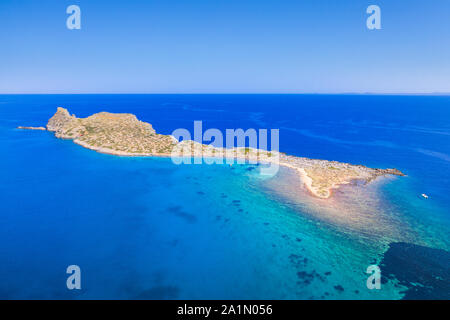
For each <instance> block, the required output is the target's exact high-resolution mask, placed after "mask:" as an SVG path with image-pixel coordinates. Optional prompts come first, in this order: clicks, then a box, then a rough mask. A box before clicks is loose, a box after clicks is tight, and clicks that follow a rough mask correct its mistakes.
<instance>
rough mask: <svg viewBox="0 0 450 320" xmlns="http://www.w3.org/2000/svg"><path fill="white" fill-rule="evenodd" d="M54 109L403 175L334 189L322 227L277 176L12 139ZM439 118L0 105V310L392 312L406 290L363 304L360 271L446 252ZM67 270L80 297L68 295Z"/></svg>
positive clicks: (339, 108)
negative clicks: (299, 305) (273, 143)
mask: <svg viewBox="0 0 450 320" xmlns="http://www.w3.org/2000/svg"><path fill="white" fill-rule="evenodd" d="M57 106H63V107H65V108H67V109H68V110H69V111H70V112H71V113H74V114H76V115H77V116H78V117H85V116H88V115H90V114H92V113H96V112H100V111H109V112H127V113H134V114H136V116H137V117H138V118H139V119H141V120H143V121H146V122H150V123H151V124H152V125H153V127H154V128H155V129H156V130H157V131H158V132H160V133H164V134H170V133H172V131H173V130H174V129H177V128H187V129H189V130H192V129H193V121H194V120H203V127H204V130H206V129H208V128H218V129H221V130H225V129H226V128H243V129H248V128H279V129H280V151H282V152H286V153H288V154H293V155H298V156H306V157H310V158H320V159H327V160H338V161H345V162H350V163H354V164H364V165H367V166H373V167H395V168H398V169H400V170H402V171H403V172H405V173H406V174H407V176H406V177H401V178H389V179H384V180H383V179H381V182H375V183H373V184H371V185H368V186H355V187H344V188H342V189H341V190H340V191H338V192H337V193H336V198H337V199H338V200H339V199H341V201H342V202H344V203H345V204H346V205H345V206H343V207H338V209H335V210H337V211H335V213H336V214H337V215H338V216H339V215H342V216H343V217H344V218H342V219H335V215H333V214H331V213H330V212H332V211H329V210H328V209H326V206H327V205H326V204H323V205H322V204H321V203H314V201H312V200H311V199H309V198H308V197H309V196H308V195H305V194H300V195H298V196H299V198H298V199H294V198H295V197H296V192H298V189H300V187H301V186H296V185H295V182H292V181H293V180H292V179H293V177H292V175H291V174H290V173H289V172H286V170H281V171H280V172H279V174H278V175H277V176H276V177H274V178H264V177H261V176H260V175H259V174H258V170H253V169H252V167H254V166H251V165H234V166H227V165H206V164H204V165H181V166H176V165H174V164H173V163H172V162H171V160H170V159H163V158H140V157H138V158H130V157H115V156H111V155H104V154H99V153H96V152H93V151H91V150H87V149H84V148H82V147H80V146H78V145H76V144H74V143H72V142H71V141H67V140H60V139H56V138H55V137H54V136H53V134H51V133H49V132H41V131H25V130H18V129H15V128H16V127H17V126H19V125H29V126H40V125H45V124H46V122H47V120H48V118H49V117H51V115H52V114H53V113H54V112H55V111H56V107H57ZM449 119H450V97H449V96H447V97H439V96H371V95H0V142H1V146H2V147H1V150H2V156H1V157H0V168H1V169H0V170H1V171H0V172H1V174H0V188H1V189H0V240H1V241H0V298H2V299H36V298H38V299H39V298H40V299H79V298H86V299H92V298H112V299H114V298H120V299H122V298H124V299H128V298H150V299H164V298H181V299H183V298H187V299H191V298H192V299H195V298H199V299H203V298H208V299H219V298H230V299H244V298H250V299H252V298H254V299H258V298H272V299H309V298H313V299H364V298H370V299H386V298H387V299H399V298H402V297H403V296H404V295H405V290H407V289H408V288H407V284H408V281H407V280H405V279H404V277H403V278H402V283H401V285H399V284H398V281H396V279H395V277H392V276H391V277H389V279H387V278H386V280H385V281H384V282H383V285H382V289H381V290H369V289H367V287H366V279H367V277H368V275H367V274H366V273H365V271H366V268H367V266H368V265H370V264H374V263H375V264H376V263H379V262H380V261H381V260H382V259H383V254H384V253H385V252H386V251H387V250H388V248H389V245H390V243H394V242H402V243H408V244H414V245H420V246H421V247H420V248H422V247H425V248H432V249H440V250H441V251H439V250H436V251H432V252H446V251H447V252H448V251H450V237H449V226H450V197H449V196H448V194H449V191H450V121H449ZM352 188H353V189H355V190H357V191H352V190H353V189H352ZM279 190H282V192H278V191H279ZM352 192H356V193H355V194H354V196H353V193H352ZM421 193H426V194H428V195H429V196H430V198H429V199H428V200H425V199H423V198H421V197H420V196H419V195H420V194H421ZM346 194H347V198H346ZM348 194H351V195H352V196H348ZM369 198H370V200H367V199H369ZM327 210H328V211H327ZM330 210H331V209H330ZM347 210H348V212H347ZM349 217H350V218H349ZM394 247H395V248H396V251H394V253H391V252H392V251H391V252H390V254H389V258H392V256H395V254H396V252H399V251H400V250H399V249H397V247H396V246H394ZM408 248H410V247H408ZM408 250H410V249H408ZM411 250H412V249H411ZM420 250H423V249H420ZM442 250H443V251H442ZM408 252H410V251H408ZM420 252H422V251H420ZM422 256H426V254H425V255H423V254H421V257H422ZM443 256H446V257H448V255H446V254H444V255H443ZM407 257H408V256H407ZM411 259H414V257H413V256H411ZM386 260H387V258H386V257H385V259H384V260H383V261H386ZM402 261H403V260H402ZM406 261H407V259H406ZM441 261H442V259H441ZM71 264H76V265H79V266H80V268H81V270H82V290H80V291H77V290H74V291H70V290H68V289H67V288H66V278H67V276H68V275H67V274H66V272H65V271H66V267H67V266H68V265H71ZM424 266H426V264H424ZM443 266H444V270H445V272H447V274H448V268H450V261H449V262H448V263H447V261H446V260H444V261H443ZM404 268H408V263H406V264H405V266H404ZM423 268H424V270H421V271H422V272H423V274H426V273H427V272H428V271H427V269H426V267H423ZM415 281H416V280H415ZM443 281H444V282H445V283H446V285H448V281H449V279H448V278H444V279H443ZM411 282H412V280H411ZM405 286H406V287H405ZM439 294H440V297H442V296H444V297H446V298H449V293H448V292H446V293H444V294H443V293H442V292H440V293H439ZM438 296H439V295H438Z"/></svg>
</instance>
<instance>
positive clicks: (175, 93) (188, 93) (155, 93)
mask: <svg viewBox="0 0 450 320" xmlns="http://www.w3.org/2000/svg"><path fill="white" fill-rule="evenodd" d="M0 95H377V96H378V95H380V96H381V95H386V96H389V95H390V96H392V95H394V96H447V95H450V92H114V93H111V92H79V93H71V92H53V93H52V92H46V93H42V92H23V93H22V92H21V93H17V92H13V93H8V92H5V93H2V92H0Z"/></svg>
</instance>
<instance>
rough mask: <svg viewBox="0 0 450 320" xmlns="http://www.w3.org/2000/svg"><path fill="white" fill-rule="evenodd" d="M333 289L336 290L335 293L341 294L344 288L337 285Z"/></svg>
mask: <svg viewBox="0 0 450 320" xmlns="http://www.w3.org/2000/svg"><path fill="white" fill-rule="evenodd" d="M334 289H336V291H339V292H343V291H344V287H343V286H341V285H340V284H338V285H337V286H334Z"/></svg>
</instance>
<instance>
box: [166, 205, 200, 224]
mask: <svg viewBox="0 0 450 320" xmlns="http://www.w3.org/2000/svg"><path fill="white" fill-rule="evenodd" d="M167 212H169V213H171V214H173V215H175V216H177V217H180V218H182V219H184V220H186V222H189V223H194V222H197V217H196V216H194V215H193V214H190V213H187V212H185V211H183V210H182V208H181V207H180V206H174V207H169V208H167Z"/></svg>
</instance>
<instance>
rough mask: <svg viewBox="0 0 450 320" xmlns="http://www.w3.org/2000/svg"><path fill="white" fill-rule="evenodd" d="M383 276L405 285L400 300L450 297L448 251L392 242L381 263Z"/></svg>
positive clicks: (449, 253) (449, 258) (449, 256)
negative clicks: (403, 294)
mask: <svg viewBox="0 0 450 320" xmlns="http://www.w3.org/2000/svg"><path fill="white" fill-rule="evenodd" d="M380 268H381V275H382V278H383V277H386V278H387V279H390V280H394V279H397V280H398V281H399V283H400V284H401V285H403V286H405V287H407V290H405V291H404V292H402V293H405V296H404V297H403V299H413V300H415V299H439V300H442V299H445V300H447V299H449V298H450V252H447V251H445V250H442V249H433V248H428V247H424V246H419V245H415V244H410V243H404V242H393V243H390V244H389V249H388V250H387V251H386V252H385V253H384V256H383V259H382V260H381V263H380Z"/></svg>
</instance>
